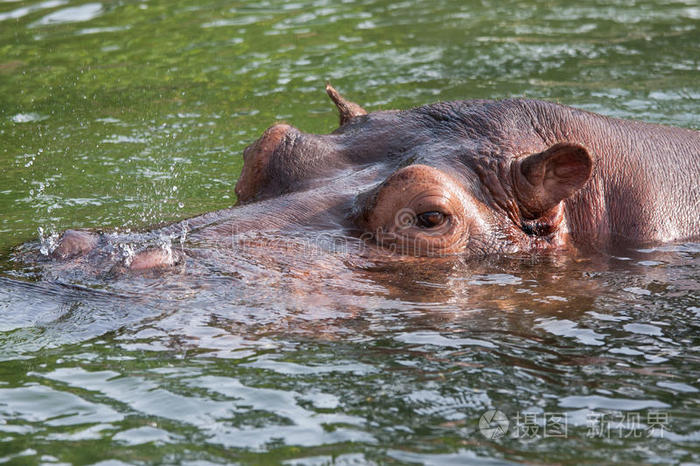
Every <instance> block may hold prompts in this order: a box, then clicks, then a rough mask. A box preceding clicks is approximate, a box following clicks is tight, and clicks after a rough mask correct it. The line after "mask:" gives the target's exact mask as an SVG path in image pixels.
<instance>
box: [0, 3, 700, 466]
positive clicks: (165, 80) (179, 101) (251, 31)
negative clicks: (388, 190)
mask: <svg viewBox="0 0 700 466" xmlns="http://www.w3.org/2000/svg"><path fill="white" fill-rule="evenodd" d="M699 20H700V8H699V7H698V5H697V2H695V1H676V2H661V1H633V2H610V1H605V2H603V1H600V2H587V3H586V4H585V5H582V4H581V3H580V2H570V1H564V0H558V1H553V2H546V3H544V4H543V3H541V2H527V1H515V0H513V1H497V2H496V1H469V2H457V1H453V0H438V1H431V2H417V1H405V2H389V1H379V0H361V1H350V0H348V1H343V2H331V1H325V0H317V1H300V2H283V1H278V0H269V1H261V2H212V1H208V2H207V1H199V2H195V1H192V0H185V1H177V0H176V1H167V2H166V1H158V0H146V1H121V2H94V1H92V2H85V3H81V2H77V1H71V0H45V1H34V2H26V1H0V96H1V97H0V161H2V166H3V168H4V169H3V170H2V171H0V257H2V259H0V263H1V267H2V270H3V272H2V277H0V316H2V317H1V319H0V440H2V441H1V442H0V459H2V460H6V461H10V462H13V463H20V464H22V463H26V464H34V463H37V462H44V463H48V464H51V463H73V464H91V463H96V462H99V461H104V460H110V459H112V460H119V461H123V462H126V463H136V464H139V463H154V462H164V463H195V462H198V463H202V464H206V463H226V462H237V461H240V462H246V463H247V462H260V463H275V462H286V463H289V464H327V463H331V462H333V461H335V462H337V463H340V464H346V463H366V462H377V463H392V462H393V463H402V464H403V463H433V464H434V463H440V464H442V463H455V464H465V463H498V462H509V461H515V462H517V461H530V462H545V463H552V462H562V463H579V462H585V461H587V462H591V463H601V462H616V461H619V462H627V463H637V462H646V463H680V462H698V461H700V449H698V444H700V406H699V405H698V403H699V400H700V396H698V390H699V389H700V379H699V377H700V343H699V341H698V330H699V327H700V297H699V296H698V294H699V292H698V290H699V289H700V273H699V267H700V245H699V244H697V243H681V244H675V245H669V246H664V247H656V248H654V247H649V248H645V249H636V250H629V251H620V252H619V253H616V254H614V255H611V254H600V255H595V256H584V257H578V258H556V257H540V258H531V257H511V258H505V259H503V260H495V259H493V260H487V261H483V262H480V263H477V264H474V263H462V262H461V261H459V260H452V261H426V262H423V263H419V264H416V262H408V263H401V262H389V263H375V262H372V261H370V260H367V259H365V258H362V257H358V256H357V255H355V254H353V251H354V249H353V247H354V246H356V245H354V246H352V247H349V248H347V249H345V248H343V249H342V250H335V249H333V250H329V248H327V247H321V248H320V249H319V250H318V251H313V253H311V254H303V255H302V254H297V253H295V251H298V250H299V248H297V246H300V245H302V246H303V244H305V243H304V240H305V238H295V239H287V240H285V241H281V242H280V243H281V244H282V245H283V246H281V247H280V248H279V249H278V250H273V251H270V250H269V249H268V250H264V251H260V249H261V248H256V247H255V246H251V247H249V248H247V249H245V250H242V251H238V252H239V253H237V254H233V253H232V252H231V251H221V252H220V255H219V256H217V257H215V258H214V259H213V260H212V261H210V262H208V263H201V264H200V267H199V268H198V269H196V270H191V271H188V273H187V274H185V275H186V277H183V275H178V274H170V275H166V276H163V277H155V278H154V277H140V278H135V279H133V280H112V281H99V280H96V281H89V282H86V281H80V280H79V281H77V282H76V281H75V280H70V278H71V277H66V276H61V275H60V274H59V275H58V277H53V278H58V279H45V280H37V279H36V273H37V271H38V269H33V268H32V267H26V266H23V265H21V264H19V263H17V262H15V261H12V260H10V259H8V258H9V257H10V256H9V253H10V252H11V250H12V249H13V248H14V247H15V246H16V245H18V244H20V243H23V242H25V241H29V240H36V239H37V238H39V237H41V238H43V239H44V240H46V239H48V238H51V236H52V235H54V234H56V233H57V232H60V231H61V230H63V229H65V228H69V227H70V228H75V227H88V228H107V229H116V230H118V231H130V230H138V229H142V228H146V227H148V226H149V225H154V224H161V223H162V222H167V221H173V220H178V219H182V218H186V217H189V216H192V215H195V214H198V213H202V212H206V211H211V210H215V209H219V208H225V207H228V206H230V205H232V204H233V203H234V202H235V195H234V193H233V186H234V184H235V182H236V179H237V176H238V174H239V172H240V169H241V164H242V157H241V153H242V150H243V148H244V147H245V146H246V145H247V144H249V143H250V142H251V141H252V140H254V139H255V138H257V137H258V136H259V135H260V133H261V132H262V131H263V130H264V129H265V128H266V127H267V126H269V125H270V124H272V123H273V122H275V121H277V120H283V121H287V122H289V123H292V124H294V125H295V126H297V127H299V128H300V129H302V130H304V131H308V132H328V131H332V130H333V129H334V128H335V126H336V124H337V116H336V114H335V110H334V109H333V108H332V106H331V105H330V104H329V102H328V99H327V97H326V96H325V94H324V92H323V85H324V83H325V81H326V80H328V79H330V80H331V81H332V82H333V84H334V85H335V86H336V87H338V88H339V89H340V90H341V91H343V93H345V94H346V95H347V96H348V97H350V98H352V99H353V100H355V101H357V102H358V103H360V104H362V105H363V106H364V107H365V108H367V109H368V110H378V109H390V108H408V107H411V106H416V105H420V104H425V103H429V102H434V101H438V100H452V99H464V98H504V97H513V96H526V97H532V98H541V99H547V100H552V101H557V102H561V103H564V104H567V105H573V106H576V107H579V108H583V109H587V110H591V111H596V112H600V113H603V114H606V115H610V116H617V117H623V118H635V119H641V120H645V121H652V122H657V123H662V124H671V125H677V126H683V127H689V128H697V127H698V108H699V102H700V85H699V81H698V79H697V76H698V71H699V70H700V63H699V59H700V56H698V53H697V42H698V41H697V38H698V37H699V33H698V25H699ZM631 208H633V207H632V206H631ZM173 247H177V244H175V245H173ZM489 410H500V411H501V412H502V413H503V414H504V415H505V416H506V417H507V418H508V420H509V424H508V431H507V432H506V433H505V435H502V436H500V435H493V431H491V430H485V431H481V430H480V429H479V420H480V418H481V417H482V415H484V414H485V413H487V412H488V411H489ZM492 425H497V424H492ZM484 433H486V434H487V435H484Z"/></svg>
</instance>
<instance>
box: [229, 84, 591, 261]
mask: <svg viewBox="0 0 700 466" xmlns="http://www.w3.org/2000/svg"><path fill="white" fill-rule="evenodd" d="M326 90H327V92H328V94H329V96H330V98H331V99H332V100H333V101H334V103H335V104H336V106H337V108H338V110H339V113H340V126H339V128H338V129H337V130H335V131H334V132H333V133H331V134H328V135H315V134H307V133H304V132H302V131H299V130H298V129H296V128H294V127H292V126H289V125H287V124H276V125H274V126H272V127H270V128H269V129H267V130H266V131H265V132H264V134H263V135H262V136H261V137H260V139H258V140H257V141H256V142H254V143H253V144H251V145H250V146H249V147H247V148H246V149H245V152H244V166H243V170H242V173H241V176H240V178H239V180H238V183H237V184H236V194H237V196H238V202H239V205H249V208H247V209H246V208H244V209H243V210H246V211H248V212H250V213H251V215H254V216H258V215H260V216H261V217H259V218H256V219H254V220H253V219H249V220H248V221H247V222H246V221H244V223H248V224H249V226H248V228H258V229H259V228H260V227H261V226H262V227H263V228H264V227H265V226H269V227H274V228H284V227H285V226H289V225H293V226H294V227H295V228H299V227H300V226H301V227H303V228H309V229H312V230H315V231H320V230H323V231H328V230H329V229H338V230H340V231H343V232H344V233H345V234H349V235H351V236H358V237H361V238H362V239H363V240H364V242H365V243H367V244H373V245H376V246H378V250H381V251H389V252H394V253H397V254H402V255H411V256H436V255H462V256H476V255H483V254H490V253H497V252H518V251H532V250H542V249H549V248H559V247H562V246H564V245H566V244H567V238H568V235H569V233H570V232H569V231H568V228H567V222H566V221H565V218H566V215H567V209H566V202H565V201H567V200H569V199H572V198H573V197H575V196H577V195H579V194H577V193H580V192H579V190H580V189H581V188H582V187H583V186H584V185H585V184H586V183H587V182H588V180H589V178H590V177H591V173H592V169H593V159H592V157H591V155H590V154H589V152H588V151H587V150H586V148H584V147H583V146H581V145H578V144H574V143H568V142H562V141H566V139H567V138H566V132H567V129H566V128H564V127H563V126H562V125H560V124H558V123H557V121H558V119H557V118H556V115H555V113H556V111H557V107H558V106H556V105H554V104H546V103H544V102H537V101H529V100H508V101H461V102H449V103H438V104H433V105H427V106H423V107H419V108H415V109H412V110H407V111H377V112H372V113H367V112H366V111H365V110H363V109H362V107H360V106H359V105H357V104H354V103H352V102H349V101H347V100H345V99H344V98H343V97H342V96H340V95H339V94H338V92H337V91H336V90H335V89H333V87H331V86H330V85H328V86H327V88H326ZM256 207H257V208H256ZM239 221H240V220H239Z"/></svg>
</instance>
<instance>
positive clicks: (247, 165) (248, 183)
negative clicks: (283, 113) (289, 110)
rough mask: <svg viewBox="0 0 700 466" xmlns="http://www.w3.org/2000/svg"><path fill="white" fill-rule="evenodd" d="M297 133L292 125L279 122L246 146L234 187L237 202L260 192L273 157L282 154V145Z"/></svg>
mask: <svg viewBox="0 0 700 466" xmlns="http://www.w3.org/2000/svg"><path fill="white" fill-rule="evenodd" d="M297 133H298V131H297V130H296V129H295V128H294V127H292V126H290V125H287V124H283V123H279V124H276V125H273V126H271V127H269V128H268V129H267V130H266V131H265V132H264V133H263V135H262V136H261V137H260V138H259V139H258V140H257V141H255V142H254V143H252V144H251V145H249V146H248V147H246V149H245V150H244V151H243V162H244V163H243V170H242V171H241V175H240V177H239V178H238V182H237V183H236V188H235V192H236V196H237V197H238V202H239V203H245V202H248V201H251V200H253V199H255V197H256V196H257V195H258V194H259V193H260V191H261V189H262V188H263V187H264V186H265V185H266V184H267V182H268V178H269V177H270V174H269V170H268V168H269V166H270V164H271V161H272V159H273V157H274V156H275V154H283V153H284V152H285V151H284V150H282V149H283V146H285V145H289V144H290V142H291V141H293V139H294V137H295V135H296V134H297ZM278 156H279V155H278Z"/></svg>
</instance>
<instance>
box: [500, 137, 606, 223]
mask: <svg viewBox="0 0 700 466" xmlns="http://www.w3.org/2000/svg"><path fill="white" fill-rule="evenodd" d="M592 171H593V159H592V158H591V155H590V154H589V153H588V150H586V148H585V147H583V146H581V145H579V144H572V143H568V142H563V143H558V144H555V145H553V146H552V147H550V148H549V149H547V150H545V151H544V152H540V153H538V154H532V155H528V156H525V157H523V158H520V159H518V160H516V161H515V162H514V163H513V165H512V166H511V174H512V179H513V187H514V188H515V193H516V199H517V201H518V204H519V206H520V208H521V211H522V214H523V216H524V217H525V218H528V219H536V218H539V217H541V216H542V215H544V214H545V213H546V212H548V211H549V210H551V209H552V208H554V207H556V206H557V204H559V203H560V202H561V201H563V200H564V199H567V198H568V197H570V196H572V195H573V194H574V193H575V192H576V191H578V190H579V189H581V188H582V187H583V186H584V185H585V184H586V182H588V180H589V179H590V177H591V174H592Z"/></svg>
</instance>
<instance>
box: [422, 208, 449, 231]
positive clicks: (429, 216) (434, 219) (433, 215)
mask: <svg viewBox="0 0 700 466" xmlns="http://www.w3.org/2000/svg"><path fill="white" fill-rule="evenodd" d="M444 222H445V214H443V213H442V212H438V211H436V210H432V211H430V212H423V213H422V214H418V215H416V226H418V227H420V228H435V227H437V226H440V225H442V224H443V223H444Z"/></svg>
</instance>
